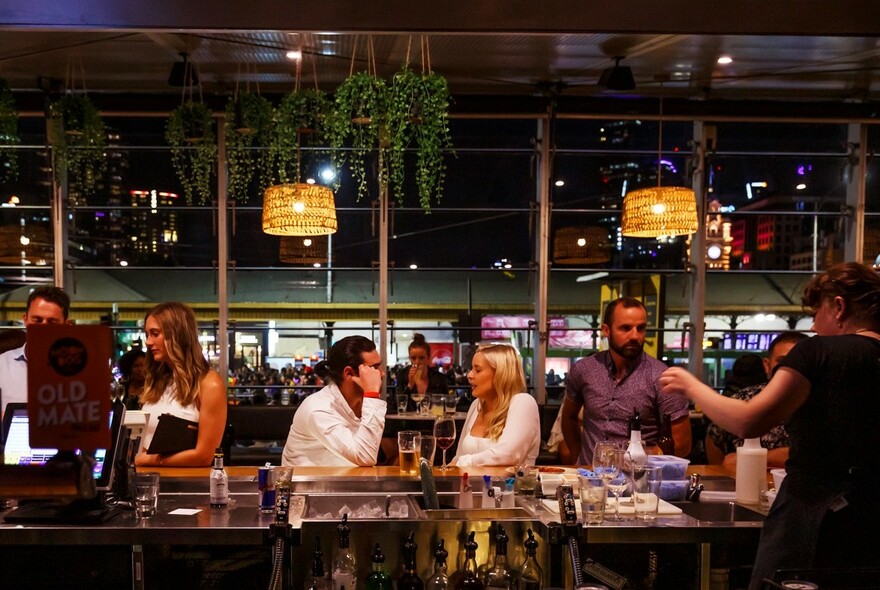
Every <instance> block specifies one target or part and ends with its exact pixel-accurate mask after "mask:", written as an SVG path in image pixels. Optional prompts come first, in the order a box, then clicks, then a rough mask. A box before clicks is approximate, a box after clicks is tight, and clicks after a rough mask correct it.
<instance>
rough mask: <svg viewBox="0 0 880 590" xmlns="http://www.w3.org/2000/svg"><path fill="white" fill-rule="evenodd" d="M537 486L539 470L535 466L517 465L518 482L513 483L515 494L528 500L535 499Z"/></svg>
mask: <svg viewBox="0 0 880 590" xmlns="http://www.w3.org/2000/svg"><path fill="white" fill-rule="evenodd" d="M537 485H538V468H537V467H536V466H534V465H517V467H516V480H514V483H513V491H514V493H515V494H517V495H519V496H522V497H524V498H527V499H528V498H534V497H535V487H537Z"/></svg>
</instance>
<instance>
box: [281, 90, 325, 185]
mask: <svg viewBox="0 0 880 590" xmlns="http://www.w3.org/2000/svg"><path fill="white" fill-rule="evenodd" d="M332 113H333V102H332V101H331V100H330V98H329V97H328V96H327V94H326V93H325V92H323V91H321V90H319V89H317V88H307V89H302V90H299V89H297V90H294V91H293V92H291V93H290V94H288V95H287V96H285V97H284V98H283V99H281V103H280V104H279V105H278V108H277V109H276V110H275V126H274V130H273V131H274V133H273V141H272V147H273V150H272V151H273V160H274V163H275V168H276V170H275V172H276V176H277V179H278V181H279V182H281V183H288V182H299V180H300V179H299V174H300V171H301V170H302V169H303V168H305V167H306V164H307V163H308V162H304V161H303V160H304V156H303V151H302V149H301V148H303V147H306V148H311V150H310V151H307V152H306V154H307V155H313V156H315V157H318V156H320V155H321V154H323V153H324V152H325V150H321V149H320V148H326V147H327V145H328V141H329V139H328V131H329V125H330V119H331V118H332ZM336 178H337V179H338V178H339V176H338V175H337V177H336Z"/></svg>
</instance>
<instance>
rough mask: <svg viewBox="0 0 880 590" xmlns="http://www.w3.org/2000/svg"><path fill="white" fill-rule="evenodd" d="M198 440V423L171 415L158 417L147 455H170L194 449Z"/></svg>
mask: <svg viewBox="0 0 880 590" xmlns="http://www.w3.org/2000/svg"><path fill="white" fill-rule="evenodd" d="M198 440H199V423H198V422H193V421H192V420H185V419H183V418H178V417H177V416H174V415H172V414H162V415H160V416H159V423H158V424H156V431H155V432H154V433H153V440H152V441H150V448H149V449H147V453H149V454H151V455H171V454H174V453H179V452H180V451H186V450H189V449H194V448H196V443H197V442H198Z"/></svg>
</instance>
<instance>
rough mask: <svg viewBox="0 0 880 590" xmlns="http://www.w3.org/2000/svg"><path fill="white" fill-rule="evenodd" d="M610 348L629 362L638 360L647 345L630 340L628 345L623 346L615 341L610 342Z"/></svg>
mask: <svg viewBox="0 0 880 590" xmlns="http://www.w3.org/2000/svg"><path fill="white" fill-rule="evenodd" d="M608 347H609V348H610V349H611V350H613V351H614V352H616V353H617V354H618V355H620V356H621V357H623V358H625V359H626V360H628V361H631V360H634V359H636V358H638V357H639V356H640V355H641V354H642V351H643V350H644V349H645V344H644V343H642V342H638V341H632V340H630V341H628V342H627V343H626V344H624V345H622V346H621V345H619V344H617V343H616V342H614V341H609V343H608Z"/></svg>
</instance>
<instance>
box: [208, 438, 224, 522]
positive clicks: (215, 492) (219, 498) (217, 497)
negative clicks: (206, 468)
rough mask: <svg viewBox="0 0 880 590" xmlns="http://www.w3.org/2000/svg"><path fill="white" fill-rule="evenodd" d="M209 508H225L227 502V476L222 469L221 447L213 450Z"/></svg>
mask: <svg viewBox="0 0 880 590" xmlns="http://www.w3.org/2000/svg"><path fill="white" fill-rule="evenodd" d="M210 483H211V486H210V487H211V499H210V502H211V508H226V505H227V504H228V503H229V476H228V475H226V470H225V469H223V449H219V448H218V449H217V450H216V451H214V468H213V469H211V479H210Z"/></svg>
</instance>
